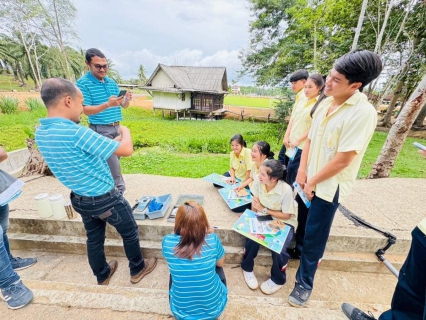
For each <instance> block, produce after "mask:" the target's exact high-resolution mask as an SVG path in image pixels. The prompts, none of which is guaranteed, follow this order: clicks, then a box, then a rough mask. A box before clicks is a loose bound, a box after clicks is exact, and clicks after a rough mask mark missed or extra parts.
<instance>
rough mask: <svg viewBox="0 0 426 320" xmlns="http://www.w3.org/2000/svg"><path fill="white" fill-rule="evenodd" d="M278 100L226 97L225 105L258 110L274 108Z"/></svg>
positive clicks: (236, 96)
mask: <svg viewBox="0 0 426 320" xmlns="http://www.w3.org/2000/svg"><path fill="white" fill-rule="evenodd" d="M275 101H278V100H277V99H272V98H256V97H246V96H238V95H232V94H231V95H227V96H225V102H224V103H225V104H227V105H231V106H243V107H256V108H273V107H274V102H275Z"/></svg>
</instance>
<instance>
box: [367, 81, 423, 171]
mask: <svg viewBox="0 0 426 320" xmlns="http://www.w3.org/2000/svg"><path fill="white" fill-rule="evenodd" d="M425 104H426V74H425V75H424V76H423V79H422V81H421V82H420V83H419V84H418V86H417V88H416V90H414V92H413V93H412V94H411V96H410V98H409V99H408V101H407V104H406V106H405V107H404V108H403V109H402V111H401V112H400V114H399V117H398V119H397V120H396V122H395V123H394V125H393V126H392V128H391V129H390V131H389V134H388V136H387V138H386V141H385V144H384V145H383V148H382V150H381V151H380V155H379V157H378V158H377V160H376V163H375V164H374V165H373V168H372V169H371V172H370V174H369V175H368V177H367V178H368V179H376V178H387V177H389V175H390V172H391V170H392V168H393V166H394V164H395V160H396V158H397V156H398V154H399V152H400V151H401V149H402V146H403V145H404V142H405V139H406V138H407V135H408V132H409V131H410V128H411V126H412V125H413V122H414V120H415V119H416V118H417V116H418V114H419V112H420V110H421V109H422V108H423V106H424V105H425Z"/></svg>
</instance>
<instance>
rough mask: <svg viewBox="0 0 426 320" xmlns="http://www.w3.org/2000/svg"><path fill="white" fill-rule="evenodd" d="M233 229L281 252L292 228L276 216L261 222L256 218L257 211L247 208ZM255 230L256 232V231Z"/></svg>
mask: <svg viewBox="0 0 426 320" xmlns="http://www.w3.org/2000/svg"><path fill="white" fill-rule="evenodd" d="M254 220H255V221H254ZM232 229H233V230H234V231H236V232H238V233H240V234H242V235H243V236H245V237H247V238H249V239H251V240H253V241H256V242H257V243H259V244H261V245H262V246H264V247H266V248H268V249H270V250H272V251H274V252H277V253H280V252H281V250H282V249H283V246H284V243H285V241H286V239H287V236H288V233H289V232H290V229H291V228H290V227H289V226H288V225H286V224H285V223H284V222H282V221H281V220H278V219H275V218H274V219H273V220H272V221H263V222H259V221H257V219H256V212H254V211H251V210H246V211H244V213H243V214H242V215H241V217H240V218H239V219H238V220H237V222H236V223H235V224H234V226H233V227H232ZM255 230H256V232H254V231H255Z"/></svg>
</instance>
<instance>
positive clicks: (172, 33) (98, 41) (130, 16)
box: [73, 0, 250, 81]
mask: <svg viewBox="0 0 426 320" xmlns="http://www.w3.org/2000/svg"><path fill="white" fill-rule="evenodd" d="M73 2H74V4H75V6H76V8H77V10H78V18H77V20H76V28H77V32H78V34H79V36H80V39H81V41H80V43H79V45H80V46H81V47H82V48H83V49H87V48H91V47H94V48H99V49H101V50H102V51H103V52H104V53H105V54H106V55H107V57H108V58H110V59H112V60H113V62H114V64H115V66H114V67H115V69H116V70H117V71H119V72H120V74H121V76H122V77H123V78H131V77H133V78H135V77H136V74H137V69H138V67H139V65H140V64H142V65H144V66H145V68H146V69H147V71H148V73H149V74H150V73H152V72H153V71H154V69H155V67H156V66H157V65H158V63H164V64H167V65H176V64H179V65H199V66H225V67H227V71H228V80H229V81H231V79H235V78H236V72H237V70H240V69H241V63H240V61H239V59H238V52H239V51H240V50H241V49H242V48H243V47H245V46H246V44H247V41H248V31H247V30H248V23H249V22H248V21H249V17H250V12H249V10H248V9H247V8H246V4H247V2H246V0H234V1H228V0H214V1H212V0H197V1H193V0H121V1H119V2H116V1H113V0H90V1H87V0H73ZM246 81H249V80H248V79H246Z"/></svg>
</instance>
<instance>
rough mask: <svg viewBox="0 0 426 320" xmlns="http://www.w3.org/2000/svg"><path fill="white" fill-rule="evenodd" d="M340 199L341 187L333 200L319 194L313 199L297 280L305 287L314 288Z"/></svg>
mask: <svg viewBox="0 0 426 320" xmlns="http://www.w3.org/2000/svg"><path fill="white" fill-rule="evenodd" d="M338 199H339V188H337V190H336V194H335V195H334V199H333V202H328V201H325V200H323V199H321V198H319V197H317V196H314V197H313V199H312V201H311V206H310V208H309V214H308V218H307V220H306V226H305V237H304V239H303V248H302V255H301V256H300V265H299V269H297V273H296V281H297V282H298V283H299V284H300V285H302V286H303V287H304V288H305V289H308V290H312V288H313V286H314V277H315V273H316V271H317V268H318V264H319V262H320V261H321V259H322V257H323V255H324V251H325V246H326V244H327V240H328V236H329V235H330V229H331V225H332V223H333V219H334V214H335V213H336V211H337V208H338V207H339V202H338ZM299 205H300V204H299Z"/></svg>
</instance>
